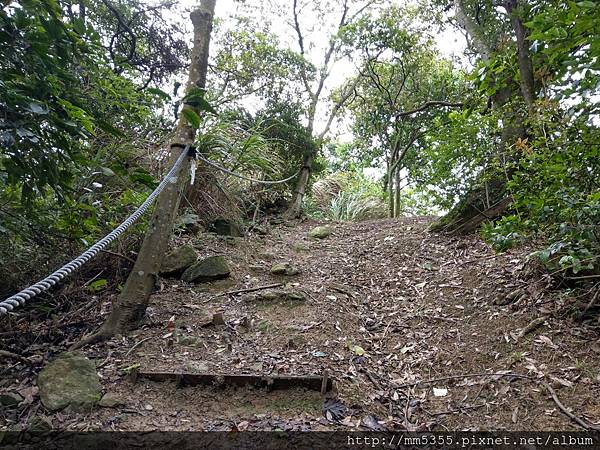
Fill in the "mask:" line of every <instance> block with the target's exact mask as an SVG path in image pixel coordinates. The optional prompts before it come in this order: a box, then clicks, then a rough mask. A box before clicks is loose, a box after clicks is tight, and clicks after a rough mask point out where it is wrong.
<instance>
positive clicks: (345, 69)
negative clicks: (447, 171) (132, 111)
mask: <svg viewBox="0 0 600 450" xmlns="http://www.w3.org/2000/svg"><path fill="white" fill-rule="evenodd" d="M291 1H292V0H271V2H272V3H273V4H275V5H276V8H277V7H279V8H281V9H283V10H284V11H286V12H287V14H286V13H285V12H284V13H283V14H282V15H281V16H278V15H276V14H277V13H276V12H274V11H272V10H268V11H259V8H260V5H261V4H263V2H261V1H260V0H217V3H216V10H215V15H216V17H217V18H219V19H222V20H226V19H227V18H228V17H234V16H236V15H238V14H241V15H247V14H248V13H251V14H256V15H257V16H259V17H260V14H261V13H264V14H265V15H266V16H267V17H266V18H267V20H268V21H270V22H271V27H270V29H269V31H271V32H272V33H273V34H275V35H276V36H278V37H279V39H280V42H281V43H282V44H283V45H289V46H290V48H291V49H292V50H294V51H298V50H299V48H298V44H297V41H296V35H295V32H294V30H293V28H292V26H291ZM407 2H408V3H410V2H412V0H391V1H390V2H389V3H390V4H392V3H393V4H405V3H407ZM198 3H199V0H181V1H180V6H181V7H182V8H183V9H184V10H186V11H189V10H191V9H192V8H193V7H194V6H195V5H196V4H198ZM302 3H304V2H301V4H302ZM286 15H287V16H288V17H285V16H286ZM187 16H188V14H187V12H186V13H185V17H184V21H185V20H186V18H187ZM317 19H318V18H317V17H314V15H313V16H311V11H303V12H302V14H301V25H302V28H303V29H304V30H306V29H309V28H311V26H312V24H313V23H316V22H317ZM334 20H335V21H337V20H339V19H337V17H336V18H335V19H334ZM311 22H312V23H311ZM323 28H327V27H323ZM323 28H321V29H313V30H311V32H310V34H307V36H306V37H307V42H313V43H315V50H313V52H314V55H311V52H310V50H309V51H308V53H309V56H314V61H315V62H318V61H321V59H322V54H323V50H322V49H323V46H325V45H326V43H327V42H328V40H329V36H330V33H331V32H333V31H334V30H333V29H323ZM435 40H436V44H437V46H438V49H439V50H440V52H441V53H442V55H444V56H445V57H447V58H455V57H456V58H458V59H459V60H460V61H462V63H464V60H462V59H460V58H461V57H462V55H463V54H464V49H465V46H466V40H465V37H464V36H463V35H462V34H461V33H459V32H457V31H455V30H451V29H448V30H445V31H443V32H441V33H438V34H436V35H435ZM212 51H214V47H212ZM353 72H354V66H353V65H352V63H351V62H350V61H340V62H338V63H337V64H336V65H335V66H334V67H333V69H332V72H331V75H330V77H329V78H328V80H327V82H326V84H325V89H324V92H323V99H326V97H327V95H328V94H329V92H330V91H331V89H334V88H336V87H338V86H340V85H342V84H343V82H344V81H345V79H346V78H347V77H348V76H350V75H351V74H352V73H353ZM247 103H248V104H247V105H246V107H247V108H248V109H249V110H253V109H255V107H254V105H253V103H252V101H251V100H249V101H248V102H247ZM327 112H328V111H327V109H326V108H321V109H318V110H317V116H316V121H315V130H316V132H317V133H318V132H319V131H320V130H321V129H323V127H324V126H325V123H326V118H327ZM349 130H350V128H349V123H348V122H347V121H343V120H342V121H337V122H334V124H333V126H332V129H331V132H330V135H331V134H333V135H335V137H336V138H337V139H338V140H339V141H344V142H349V141H351V140H352V135H351V133H350V131H349Z"/></svg>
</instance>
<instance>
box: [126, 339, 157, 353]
mask: <svg viewBox="0 0 600 450" xmlns="http://www.w3.org/2000/svg"><path fill="white" fill-rule="evenodd" d="M152 337H153V336H150V337H147V338H144V339H142V340H141V341H138V342H136V343H135V344H133V347H131V348H130V349H129V350H127V353H125V356H129V354H130V353H131V352H132V351H134V350H135V349H136V348H138V347H139V346H140V345H142V344H143V343H144V342H146V341H149V340H150V339H152Z"/></svg>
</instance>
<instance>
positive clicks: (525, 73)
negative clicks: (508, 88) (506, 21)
mask: <svg viewBox="0 0 600 450" xmlns="http://www.w3.org/2000/svg"><path fill="white" fill-rule="evenodd" d="M504 7H505V8H506V12H507V13H508V15H509V16H510V21H511V24H512V27H513V30H514V32H515V37H516V38H517V54H518V60H519V75H520V80H519V84H520V86H521V94H522V95H523V99H524V100H525V103H526V104H527V107H528V108H529V110H530V111H531V110H532V109H533V104H534V102H535V97H536V90H535V82H534V78H533V63H532V61H531V55H530V54H529V42H528V41H527V30H526V29H525V26H524V25H523V22H522V21H521V18H520V17H519V11H518V8H519V1H518V0H506V1H505V2H504Z"/></svg>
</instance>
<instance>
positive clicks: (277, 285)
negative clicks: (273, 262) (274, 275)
mask: <svg viewBox="0 0 600 450" xmlns="http://www.w3.org/2000/svg"><path fill="white" fill-rule="evenodd" d="M281 286H283V283H275V284H268V285H266V286H257V287H253V288H247V289H239V290H237V291H229V292H223V293H222V294H219V295H217V297H222V296H224V295H235V294H242V293H244V292H255V291H261V290H263V289H271V288H276V287H281Z"/></svg>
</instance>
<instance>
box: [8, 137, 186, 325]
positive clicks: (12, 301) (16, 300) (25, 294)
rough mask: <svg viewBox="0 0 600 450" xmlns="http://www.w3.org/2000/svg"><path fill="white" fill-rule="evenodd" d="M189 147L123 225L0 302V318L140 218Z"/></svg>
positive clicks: (59, 279)
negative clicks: (42, 277)
mask: <svg viewBox="0 0 600 450" xmlns="http://www.w3.org/2000/svg"><path fill="white" fill-rule="evenodd" d="M189 147H190V146H189V145H188V146H186V147H185V149H184V150H183V152H182V153H181V155H179V158H177V161H175V164H173V167H171V170H169V172H168V173H167V175H166V176H165V177H164V178H163V180H162V181H161V182H160V184H159V185H158V186H157V187H156V189H154V191H153V192H152V193H151V194H150V195H149V196H148V198H147V199H146V200H145V201H144V203H142V204H141V205H140V206H139V207H138V209H136V210H135V211H134V213H133V214H132V215H130V216H129V217H128V218H127V219H125V220H124V221H123V223H121V225H119V226H118V227H117V228H115V229H114V230H113V231H111V232H110V233H109V234H107V235H106V236H104V237H103V238H102V239H100V240H99V241H98V242H96V243H95V244H94V245H92V246H91V247H90V248H88V249H87V250H86V251H85V252H83V253H82V254H81V255H79V256H78V257H77V258H75V259H74V260H73V261H71V262H69V263H67V264H65V265H64V266H62V267H61V268H60V269H58V270H56V271H55V272H53V273H52V274H50V275H48V276H47V277H46V278H44V279H43V280H41V281H39V282H38V283H36V284H34V285H32V286H29V287H28V288H26V289H23V290H22V291H21V292H19V293H18V294H15V295H13V296H11V297H9V298H7V299H6V300H4V301H2V302H0V316H2V315H5V314H8V313H9V312H10V311H13V310H14V309H15V308H17V307H19V306H23V305H24V304H25V302H26V301H27V300H30V299H31V298H33V297H35V296H36V295H38V294H40V293H42V292H44V291H47V290H48V289H50V288H51V287H52V286H54V285H55V284H57V283H58V282H59V281H61V280H62V279H64V278H65V277H67V276H68V275H70V274H72V273H73V272H75V271H76V270H78V269H79V268H80V267H81V266H83V265H84V264H85V263H86V262H88V261H89V260H90V259H92V258H93V257H94V256H96V255H97V254H98V253H99V252H101V251H102V250H104V249H105V248H106V247H107V246H108V245H109V244H110V243H111V242H112V241H114V240H115V239H116V238H118V237H119V236H120V235H121V234H122V233H123V232H124V231H125V230H127V228H129V227H130V226H131V225H132V224H133V223H135V222H136V221H137V220H138V219H139V218H140V217H141V216H142V214H144V213H145V212H146V210H147V209H148V207H149V206H150V205H151V204H152V202H153V201H154V199H155V198H156V197H157V196H158V194H160V193H161V192H162V191H163V190H164V189H165V187H166V186H167V184H169V183H174V182H175V180H176V178H175V175H176V173H177V171H178V170H179V168H180V167H181V164H182V163H183V160H184V159H185V157H186V156H187V154H188V150H189Z"/></svg>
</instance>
